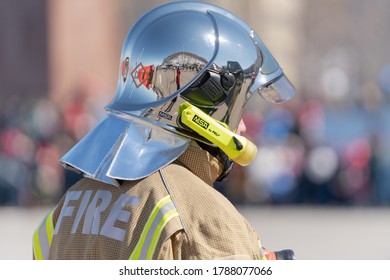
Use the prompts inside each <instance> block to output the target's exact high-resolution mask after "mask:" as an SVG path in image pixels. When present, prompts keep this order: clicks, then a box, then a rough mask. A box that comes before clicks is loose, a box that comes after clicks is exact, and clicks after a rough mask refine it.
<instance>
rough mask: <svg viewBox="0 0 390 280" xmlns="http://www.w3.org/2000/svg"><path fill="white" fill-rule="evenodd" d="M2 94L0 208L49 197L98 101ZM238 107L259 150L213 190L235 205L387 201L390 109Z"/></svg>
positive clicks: (66, 180)
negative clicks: (58, 100)
mask: <svg viewBox="0 0 390 280" xmlns="http://www.w3.org/2000/svg"><path fill="white" fill-rule="evenodd" d="M94 100H95V99H93V98H91V97H89V96H88V95H86V94H84V93H83V92H82V90H80V91H77V92H75V94H74V96H73V98H71V99H70V101H69V102H67V103H66V104H62V105H61V106H56V105H55V104H54V103H53V102H51V101H50V100H49V99H45V98H32V99H26V98H23V99H21V98H17V97H9V98H8V99H7V100H5V102H6V103H5V104H7V106H5V107H4V110H2V111H1V113H0V205H19V206H32V205H45V204H51V203H54V202H56V201H57V200H58V199H59V198H60V197H61V196H62V195H63V193H64V192H65V190H66V189H67V188H69V186H70V185H72V184H73V183H74V182H75V181H76V180H78V179H79V178H80V175H79V174H77V173H74V172H71V171H66V170H65V169H64V168H63V167H62V166H61V165H60V164H59V158H60V157H61V156H62V155H63V154H64V153H65V152H66V151H68V149H70V148H71V147H72V146H73V145H74V144H75V143H76V142H77V141H78V140H80V139H81V138H82V137H83V136H84V135H85V134H86V133H87V132H88V131H89V130H90V129H91V128H92V127H94V126H95V125H96V123H97V122H98V121H99V119H100V118H101V116H102V113H104V110H103V108H102V105H101V104H99V103H98V104H97V103H96V102H94ZM294 104H295V105H292V106H291V105H288V104H286V105H274V106H271V107H269V108H266V109H265V110H262V112H256V111H254V110H250V108H249V109H248V110H247V111H246V113H245V114H244V120H245V122H246V126H247V133H246V136H247V137H248V138H250V139H251V140H252V141H253V142H255V143H256V144H257V145H258V147H259V151H258V155H257V157H256V159H255V161H254V162H253V163H252V164H251V165H249V166H247V167H240V166H238V165H235V166H234V168H233V170H232V173H231V175H230V176H229V177H228V179H227V180H225V181H223V182H220V183H217V184H216V188H217V189H219V190H220V191H221V192H223V193H224V194H225V195H226V196H227V197H228V198H229V199H231V200H232V201H233V202H234V203H257V204H332V205H390V172H388V170H390V152H388V149H387V145H386V144H387V143H388V142H389V135H390V126H389V125H387V126H386V124H388V123H390V122H389V120H390V110H389V105H388V102H381V103H380V104H381V105H377V106H376V107H374V108H372V107H369V106H364V104H362V103H361V102H356V103H354V104H348V105H347V106H337V105H336V106H335V104H331V105H332V106H328V105H329V104H327V103H326V102H324V101H323V100H317V99H310V98H306V99H305V98H301V99H300V100H299V101H298V102H295V103H294Z"/></svg>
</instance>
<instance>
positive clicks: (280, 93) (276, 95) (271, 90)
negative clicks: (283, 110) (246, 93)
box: [257, 75, 296, 104]
mask: <svg viewBox="0 0 390 280" xmlns="http://www.w3.org/2000/svg"><path fill="white" fill-rule="evenodd" d="M257 92H258V93H259V94H260V96H261V97H263V98H264V99H265V100H266V101H268V102H270V103H274V104H275V103H283V102H286V101H288V100H290V99H291V98H293V97H294V96H295V95H296V91H295V88H294V86H293V85H292V84H291V82H290V81H289V79H288V78H287V77H286V76H285V75H282V76H280V77H279V78H277V79H276V80H274V81H272V83H269V84H267V85H264V86H262V87H260V88H259V89H258V90H257Z"/></svg>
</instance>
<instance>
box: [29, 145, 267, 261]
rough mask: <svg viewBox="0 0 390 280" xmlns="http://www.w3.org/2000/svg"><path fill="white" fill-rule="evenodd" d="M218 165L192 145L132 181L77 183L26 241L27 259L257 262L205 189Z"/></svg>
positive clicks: (254, 245)
mask: <svg viewBox="0 0 390 280" xmlns="http://www.w3.org/2000/svg"><path fill="white" fill-rule="evenodd" d="M221 170H222V167H221V165H220V163H219V161H218V160H217V159H215V158H214V157H212V156H211V155H210V154H209V153H208V152H206V151H204V150H202V149H201V148H199V147H198V146H197V145H191V146H190V147H189V149H188V150H187V151H186V152H185V153H184V154H183V155H182V156H181V157H179V158H178V159H177V160H176V161H175V162H174V163H172V164H170V165H169V166H167V167H165V168H163V169H161V170H159V171H157V172H155V173H154V174H152V175H151V176H149V177H147V178H144V179H142V180H138V181H125V182H123V183H122V184H121V187H113V186H112V185H107V184H104V183H101V182H97V181H94V180H91V179H87V178H83V179H81V180H80V181H79V182H78V183H76V184H75V185H74V186H72V187H71V188H70V189H69V190H68V192H67V193H66V194H65V195H64V197H63V198H62V199H61V201H60V202H59V204H58V205H57V206H56V207H55V208H54V209H53V211H51V212H50V213H49V214H48V215H47V217H46V218H45V219H44V221H43V222H42V224H41V225H40V226H39V227H38V228H37V230H36V231H35V233H34V236H33V244H34V245H33V252H34V256H33V257H34V259H143V260H145V259H164V260H184V259H186V260H196V259H197V260H209V259H264V253H263V250H262V248H261V245H260V241H259V238H258V235H257V234H256V232H255V231H254V230H253V229H252V228H251V226H250V225H249V224H248V222H247V221H246V220H245V218H244V217H243V216H242V215H241V214H240V213H239V212H238V211H237V210H236V208H235V207H234V206H233V205H232V204H231V203H230V202H229V201H228V200H227V199H226V198H225V197H224V196H223V195H222V194H220V193H219V192H218V191H216V190H215V189H214V188H213V187H212V184H213V182H214V181H215V179H216V178H217V177H218V176H219V174H220V173H221Z"/></svg>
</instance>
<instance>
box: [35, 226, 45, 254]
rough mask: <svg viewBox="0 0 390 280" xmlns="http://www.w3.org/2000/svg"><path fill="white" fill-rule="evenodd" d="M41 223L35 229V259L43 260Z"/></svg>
mask: <svg viewBox="0 0 390 280" xmlns="http://www.w3.org/2000/svg"><path fill="white" fill-rule="evenodd" d="M40 227H41V225H40V226H39V227H38V228H37V229H36V230H35V232H34V238H33V239H34V242H33V243H34V250H33V252H34V259H35V260H43V258H42V252H41V246H40V245H39V229H40Z"/></svg>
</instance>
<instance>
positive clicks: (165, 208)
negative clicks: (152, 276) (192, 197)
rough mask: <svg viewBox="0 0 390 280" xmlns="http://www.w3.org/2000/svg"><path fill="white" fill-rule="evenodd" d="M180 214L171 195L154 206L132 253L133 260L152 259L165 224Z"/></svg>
mask: <svg viewBox="0 0 390 280" xmlns="http://www.w3.org/2000/svg"><path fill="white" fill-rule="evenodd" d="M178 216H179V214H178V213H177V210H176V208H175V205H174V204H173V202H172V200H171V197H170V196H169V195H167V196H166V197H164V198H163V199H161V200H160V201H159V202H158V203H157V204H156V206H155V207H154V208H153V210H152V212H151V214H150V216H149V218H148V221H147V222H146V224H145V226H144V229H143V231H142V233H141V236H140V239H139V240H138V243H137V245H136V246H135V248H134V250H133V252H132V253H131V255H130V258H129V259H131V260H137V259H138V260H150V259H152V258H153V254H154V252H155V250H156V247H157V244H158V241H159V239H160V236H161V233H162V231H163V229H164V227H165V225H166V224H167V223H168V222H169V221H170V220H172V219H173V218H175V217H178Z"/></svg>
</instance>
